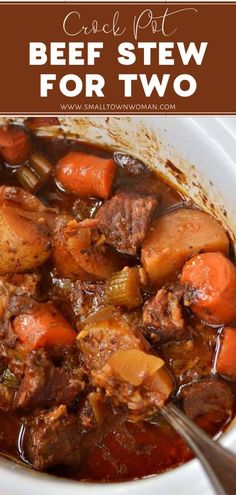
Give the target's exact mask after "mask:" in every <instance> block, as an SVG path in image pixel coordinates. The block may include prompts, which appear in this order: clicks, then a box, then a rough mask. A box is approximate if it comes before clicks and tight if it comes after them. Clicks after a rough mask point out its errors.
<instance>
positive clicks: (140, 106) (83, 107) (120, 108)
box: [60, 103, 176, 112]
mask: <svg viewBox="0 0 236 495" xmlns="http://www.w3.org/2000/svg"><path fill="white" fill-rule="evenodd" d="M60 109H61V111H62V112H167V111H168V112H171V111H173V112H175V111H176V105H175V103H160V104H159V103H157V104H155V103H152V104H148V103H120V104H119V103H102V104H97V103H84V104H82V103H81V104H80V103H61V104H60Z"/></svg>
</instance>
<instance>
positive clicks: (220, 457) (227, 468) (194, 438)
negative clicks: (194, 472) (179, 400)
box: [160, 404, 236, 495]
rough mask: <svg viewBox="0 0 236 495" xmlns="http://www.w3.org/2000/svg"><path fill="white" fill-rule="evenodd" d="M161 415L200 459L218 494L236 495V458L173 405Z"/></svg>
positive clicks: (164, 408) (162, 411)
mask: <svg viewBox="0 0 236 495" xmlns="http://www.w3.org/2000/svg"><path fill="white" fill-rule="evenodd" d="M160 413H161V414H162V416H163V417H164V418H165V419H166V420H167V421H168V423H170V424H171V426H172V427H173V428H174V429H175V430H176V431H177V432H178V433H179V435H180V436H181V437H182V438H184V440H186V442H187V444H188V445H189V447H190V448H191V450H192V451H193V452H194V453H195V455H196V456H197V457H198V459H199V460H200V462H201V464H202V466H203V467H204V469H205V471H206V473H207V475H208V478H209V479H210V481H211V483H212V485H213V487H214V488H215V491H216V494H217V495H236V456H235V455H234V454H232V453H231V452H229V451H228V450H226V449H224V448H223V447H222V446H221V445H219V444H218V443H216V442H214V441H213V440H212V439H211V438H210V437H209V436H208V435H207V434H206V433H205V432H204V431H203V430H201V428H199V427H198V426H197V425H196V424H195V423H194V422H193V421H191V419H189V418H188V417H187V416H186V415H185V414H184V413H183V412H182V411H181V410H180V409H179V408H178V407H176V406H174V405H173V404H167V405H166V406H165V407H163V408H162V409H161V410H160Z"/></svg>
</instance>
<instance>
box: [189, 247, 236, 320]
mask: <svg viewBox="0 0 236 495" xmlns="http://www.w3.org/2000/svg"><path fill="white" fill-rule="evenodd" d="M180 282H181V283H182V284H185V285H186V286H187V287H189V288H190V289H191V292H190V299H189V300H186V298H185V303H186V305H189V306H190V308H191V310H192V311H193V313H195V314H196V315H197V316H198V317H199V318H201V319H202V320H204V321H206V322H207V323H210V324H215V325H220V324H223V323H230V322H231V321H233V320H234V319H235V318H236V267H235V266H234V264H233V263H232V262H231V261H230V260H229V259H228V258H226V257H225V256H224V255H223V254H222V253H202V254H199V255H197V256H193V257H192V258H191V259H190V260H189V261H187V263H185V265H184V268H183V271H182V275H181V279H180Z"/></svg>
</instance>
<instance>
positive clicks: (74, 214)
mask: <svg viewBox="0 0 236 495" xmlns="http://www.w3.org/2000/svg"><path fill="white" fill-rule="evenodd" d="M41 121H42V118H40V119H38V120H37V118H34V119H31V120H30V119H28V120H27V121H26V122H25V126H24V127H21V126H16V125H7V126H2V127H1V128H0V154H1V158H2V163H1V170H0V176H1V186H0V234H1V235H0V253H1V255H0V290H1V300H0V433H1V435H0V451H1V452H2V454H3V455H7V456H10V457H11V458H13V459H15V460H16V462H23V463H25V464H27V465H28V466H31V467H32V468H34V469H36V470H39V471H48V472H50V473H54V474H57V475H58V476H66V477H69V478H73V479H77V480H90V481H106V482H111V481H122V480H129V479H133V478H142V477H145V476H148V475H152V474H157V473H161V472H163V471H165V470H168V469H170V468H173V467H175V466H177V465H180V464H182V463H184V462H186V461H187V460H189V459H190V458H191V455H192V454H191V452H190V450H189V449H188V447H187V446H186V445H185V443H184V442H183V440H182V439H180V438H179V436H178V435H177V434H176V433H175V431H174V430H173V429H172V428H171V426H170V425H168V424H167V423H166V422H165V421H164V419H163V418H162V417H161V416H160V415H159V414H158V410H159V409H160V408H161V407H162V406H163V405H164V404H165V403H166V402H167V401H168V400H172V401H174V402H175V403H177V404H178V406H179V407H181V408H183V410H184V412H185V413H186V414H187V415H189V417H191V418H192V419H193V420H194V421H196V422H197V423H198V424H199V425H200V426H201V427H202V428H204V429H205V430H206V431H207V432H208V433H209V434H210V435H212V436H215V435H217V436H219V435H220V433H221V432H222V431H224V429H225V428H226V426H227V425H228V423H229V422H230V420H231V419H232V418H233V416H234V412H235V404H236V386H235V380H236V378H235V377H236V365H235V360H234V359H233V357H232V356H233V352H234V349H235V342H236V328H235V321H236V310H235V308H236V305H235V301H236V267H235V262H234V259H233V258H232V256H231V252H232V250H231V242H230V239H229V237H228V234H227V233H226V232H225V230H224V227H223V226H222V225H221V224H219V223H218V222H217V221H216V220H215V219H214V218H213V217H211V216H210V215H208V214H207V213H205V212H203V211H201V210H200V209H198V208H197V206H196V205H194V204H193V203H191V202H189V201H188V199H187V198H184V197H183V195H181V194H180V193H179V192H178V191H177V190H175V189H173V188H172V187H171V186H170V185H169V184H168V183H166V182H164V181H163V179H160V177H158V175H157V173H156V172H155V171H154V170H151V169H149V168H147V167H146V166H145V157H143V161H142V162H141V161H139V160H137V159H136V158H133V157H129V156H127V155H126V154H125V153H121V152H117V151H112V150H107V149H106V150H103V149H100V148H96V147H93V146H91V145H89V144H85V143H81V142H79V141H76V140H72V139H66V138H53V137H50V138H49V137H48V138H45V137H40V136H38V135H37V132H36V131H37V122H38V123H40V125H41ZM43 123H44V124H45V125H46V124H47V120H44V122H43ZM56 123H57V121H56V122H55V124H56ZM49 125H53V122H51V120H50V122H49ZM229 325H230V326H229Z"/></svg>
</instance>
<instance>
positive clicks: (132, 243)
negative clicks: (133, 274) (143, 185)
mask: <svg viewBox="0 0 236 495" xmlns="http://www.w3.org/2000/svg"><path fill="white" fill-rule="evenodd" d="M156 208H157V199H156V198H155V197H154V196H151V195H142V194H139V193H137V192H133V191H129V190H127V191H126V190H124V191H119V192H117V193H116V194H115V195H114V196H113V197H112V198H111V199H110V200H109V201H106V202H105V203H104V204H103V206H102V207H101V208H100V209H99V210H98V213H97V215H96V218H97V219H98V220H99V224H98V228H99V230H100V232H101V233H103V234H104V236H105V238H106V242H107V243H108V244H110V245H112V246H113V247H114V248H116V249H117V250H118V251H120V252H121V253H125V254H130V255H134V256H135V255H137V253H138V250H139V248H140V246H141V244H142V241H143V240H144V238H145V236H146V234H147V231H148V229H149V227H150V224H151V221H152V219H153V217H154V214H155V211H156Z"/></svg>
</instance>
